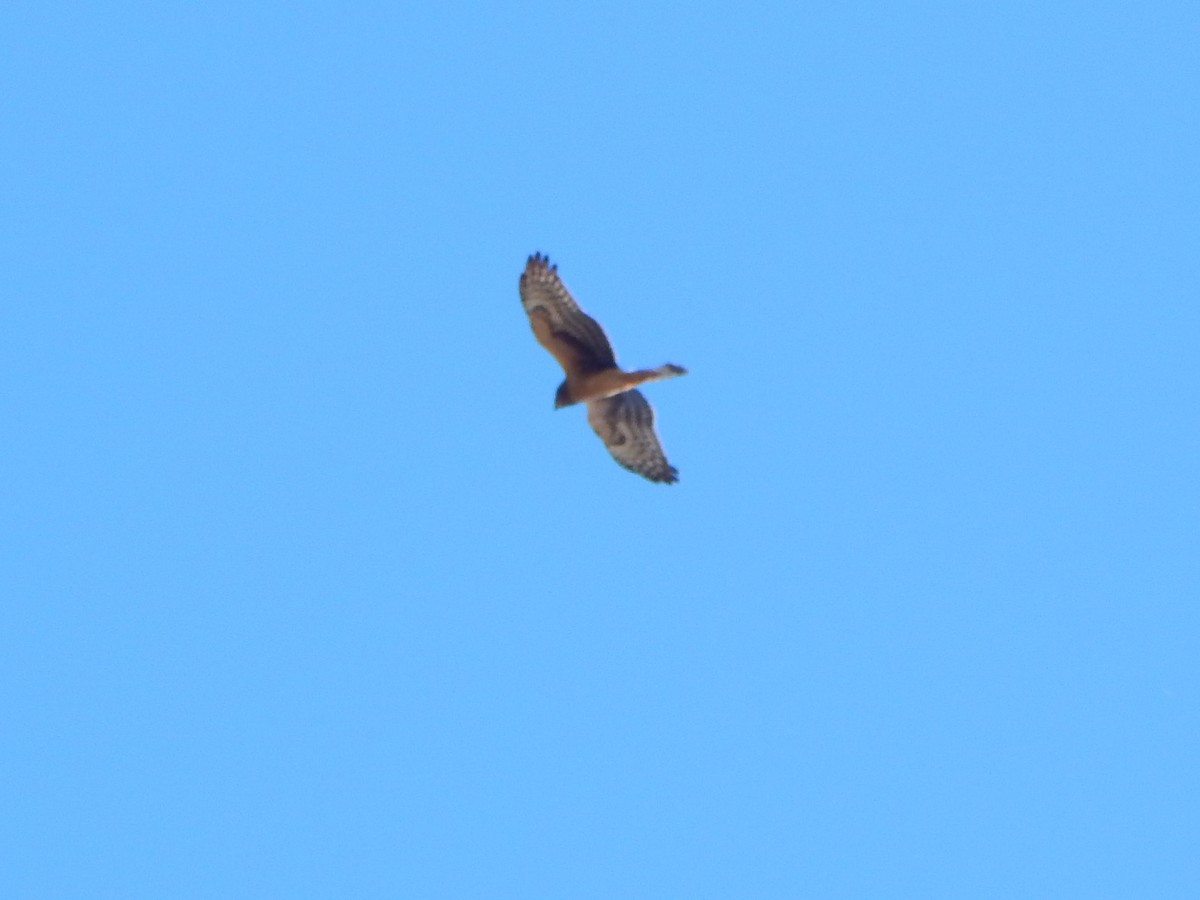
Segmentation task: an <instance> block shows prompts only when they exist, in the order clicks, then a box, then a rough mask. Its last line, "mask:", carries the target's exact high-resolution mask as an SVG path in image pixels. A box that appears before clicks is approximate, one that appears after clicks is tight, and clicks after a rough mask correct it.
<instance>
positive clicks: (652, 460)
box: [520, 253, 687, 484]
mask: <svg viewBox="0 0 1200 900" xmlns="http://www.w3.org/2000/svg"><path fill="white" fill-rule="evenodd" d="M520 289H521V303H522V305H523V306H524V307H525V312H526V314H527V315H528V316H529V324H530V325H531V326H532V327H533V333H534V336H535V337H537V339H538V343H540V344H541V345H542V346H543V347H545V348H546V349H547V350H549V351H550V354H551V355H552V356H553V357H554V358H555V359H556V360H558V363H559V365H560V366H562V368H563V371H564V372H565V373H566V376H567V377H566V380H565V381H563V383H562V384H561V385H559V388H558V393H557V394H556V395H555V398H554V406H555V408H556V409H557V408H560V407H563V406H570V405H571V404H573V403H586V404H587V418H588V424H589V425H591V426H592V430H594V431H595V432H596V434H598V435H599V436H600V440H602V441H604V446H605V447H607V448H608V452H609V453H611V454H612V456H613V459H615V460H616V461H617V462H618V463H619V464H620V465H622V466H624V467H625V468H626V469H629V470H630V471H631V472H637V473H638V474H639V475H642V476H644V477H645V478H648V479H650V480H651V481H661V482H666V483H668V484H669V483H671V482H673V481H678V480H679V479H678V472H677V471H676V469H675V467H674V466H672V465H671V464H670V463H668V462H667V458H666V456H665V455H664V454H663V450H662V445H661V444H660V443H659V441H658V435H657V434H655V432H654V411H653V410H652V409H651V408H650V404H649V403H648V402H647V401H646V398H645V397H643V396H642V394H641V392H640V391H637V390H634V388H635V387H636V386H637V385H639V384H643V383H644V382H647V381H659V380H661V379H664V378H673V377H675V376H676V375H683V374H685V373H686V372H687V370H686V369H684V368H683V367H682V366H676V365H674V364H672V363H667V364H666V365H662V366H659V367H658V368H656V369H639V370H637V371H634V372H625V371H623V370H621V369H620V368H619V367H618V366H617V359H616V355H615V354H614V353H613V349H612V344H610V343H609V342H608V338H607V337H606V336H605V334H604V329H602V328H601V327H600V326H599V324H597V322H596V320H595V319H593V318H592V317H591V316H589V315H588V314H587V313H585V312H584V311H583V310H581V309H580V308H579V305H578V304H577V303H576V302H575V299H574V298H573V297H572V296H571V294H570V292H569V291H568V290H567V287H566V285H564V284H563V283H562V279H560V278H559V277H558V267H557V266H552V265H550V261H549V260H548V259H547V258H546V257H544V256H542V255H541V254H540V253H535V254H533V256H531V257H529V261H528V262H527V263H526V264H525V272H524V273H523V274H522V275H521V282H520Z"/></svg>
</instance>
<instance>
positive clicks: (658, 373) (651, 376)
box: [631, 363, 687, 384]
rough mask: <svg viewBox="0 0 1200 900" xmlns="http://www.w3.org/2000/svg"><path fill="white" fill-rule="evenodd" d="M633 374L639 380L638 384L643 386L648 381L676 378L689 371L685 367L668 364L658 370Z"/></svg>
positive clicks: (647, 370) (644, 370)
mask: <svg viewBox="0 0 1200 900" xmlns="http://www.w3.org/2000/svg"><path fill="white" fill-rule="evenodd" d="M631 374H632V375H633V376H634V377H636V378H637V382H636V383H637V384H642V383H643V382H646V381H662V380H663V379H664V378H675V377H676V376H678V375H686V374H687V369H685V368H684V367H683V366H677V365H675V363H667V364H666V365H662V366H659V367H658V368H657V369H642V370H641V371H638V372H633V373H631Z"/></svg>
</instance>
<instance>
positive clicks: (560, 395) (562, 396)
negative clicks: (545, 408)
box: [554, 381, 576, 409]
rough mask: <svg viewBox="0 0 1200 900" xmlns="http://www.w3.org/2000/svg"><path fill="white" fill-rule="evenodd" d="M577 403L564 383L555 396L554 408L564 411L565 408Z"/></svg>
mask: <svg viewBox="0 0 1200 900" xmlns="http://www.w3.org/2000/svg"><path fill="white" fill-rule="evenodd" d="M575 402H576V401H575V398H574V397H572V396H571V392H570V391H569V390H568V389H567V383H566V382H565V381H564V382H563V383H562V384H560V385H559V386H558V391H557V392H555V394H554V408H555V409H562V408H563V407H564V406H570V405H571V404H573V403H575Z"/></svg>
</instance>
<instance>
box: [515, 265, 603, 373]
mask: <svg viewBox="0 0 1200 900" xmlns="http://www.w3.org/2000/svg"><path fill="white" fill-rule="evenodd" d="M520 287H521V305H522V306H524V307H525V312H526V314H527V315H528V316H529V324H530V325H531V326H532V327H533V333H534V335H535V336H536V337H537V339H538V342H539V343H540V344H541V345H542V346H543V347H545V348H546V349H547V350H549V351H550V353H551V354H552V355H553V356H554V358H555V359H557V360H558V362H559V365H561V366H562V367H563V370H564V371H565V372H566V373H567V375H568V376H571V375H583V374H586V373H588V372H598V371H601V370H603V369H611V368H613V367H614V366H616V364H617V360H616V356H615V355H614V354H613V349H612V344H610V343H609V342H608V338H607V337H606V336H605V334H604V329H603V328H601V327H600V326H599V324H597V322H596V320H595V319H593V318H592V317H591V316H589V315H588V314H587V313H585V312H584V311H583V310H581V309H580V308H579V304H577V303H576V302H575V299H574V298H573V297H572V296H571V292H570V291H568V290H567V286H566V285H565V284H563V283H562V279H561V278H559V277H558V267H557V266H552V265H550V260H548V259H547V258H546V257H544V256H542V255H541V254H540V253H535V254H533V256H531V257H529V261H528V262H527V263H526V264H525V271H524V272H523V273H522V274H521V283H520Z"/></svg>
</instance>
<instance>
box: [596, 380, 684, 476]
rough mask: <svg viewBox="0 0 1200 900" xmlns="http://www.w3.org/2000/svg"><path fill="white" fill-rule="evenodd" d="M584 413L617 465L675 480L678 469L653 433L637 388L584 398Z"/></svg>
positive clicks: (651, 420)
mask: <svg viewBox="0 0 1200 900" xmlns="http://www.w3.org/2000/svg"><path fill="white" fill-rule="evenodd" d="M587 417H588V424H589V425H591V426H592V430H593V431H595V432H596V434H598V435H599V436H600V440H602V441H604V446H605V447H607V448H608V452H609V453H611V454H612V456H613V459H615V460H616V461H617V462H618V463H619V464H620V465H622V466H624V467H625V468H626V469H628V470H629V471H631V472H636V473H637V474H639V475H641V476H643V477H644V478H648V479H650V480H651V481H661V482H665V483H667V484H670V483H671V482H674V481H678V480H679V473H678V471H677V470H676V469H675V467H674V466H672V465H671V464H670V463H668V462H667V457H666V455H665V454H664V453H663V448H662V444H660V443H659V441H658V435H657V434H655V433H654V410H652V409H651V408H650V404H649V403H648V402H647V401H646V398H645V397H643V396H642V393H641V391H625V392H624V393H620V394H614V395H613V396H611V397H605V398H604V399H603V400H591V401H588V404H587Z"/></svg>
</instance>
